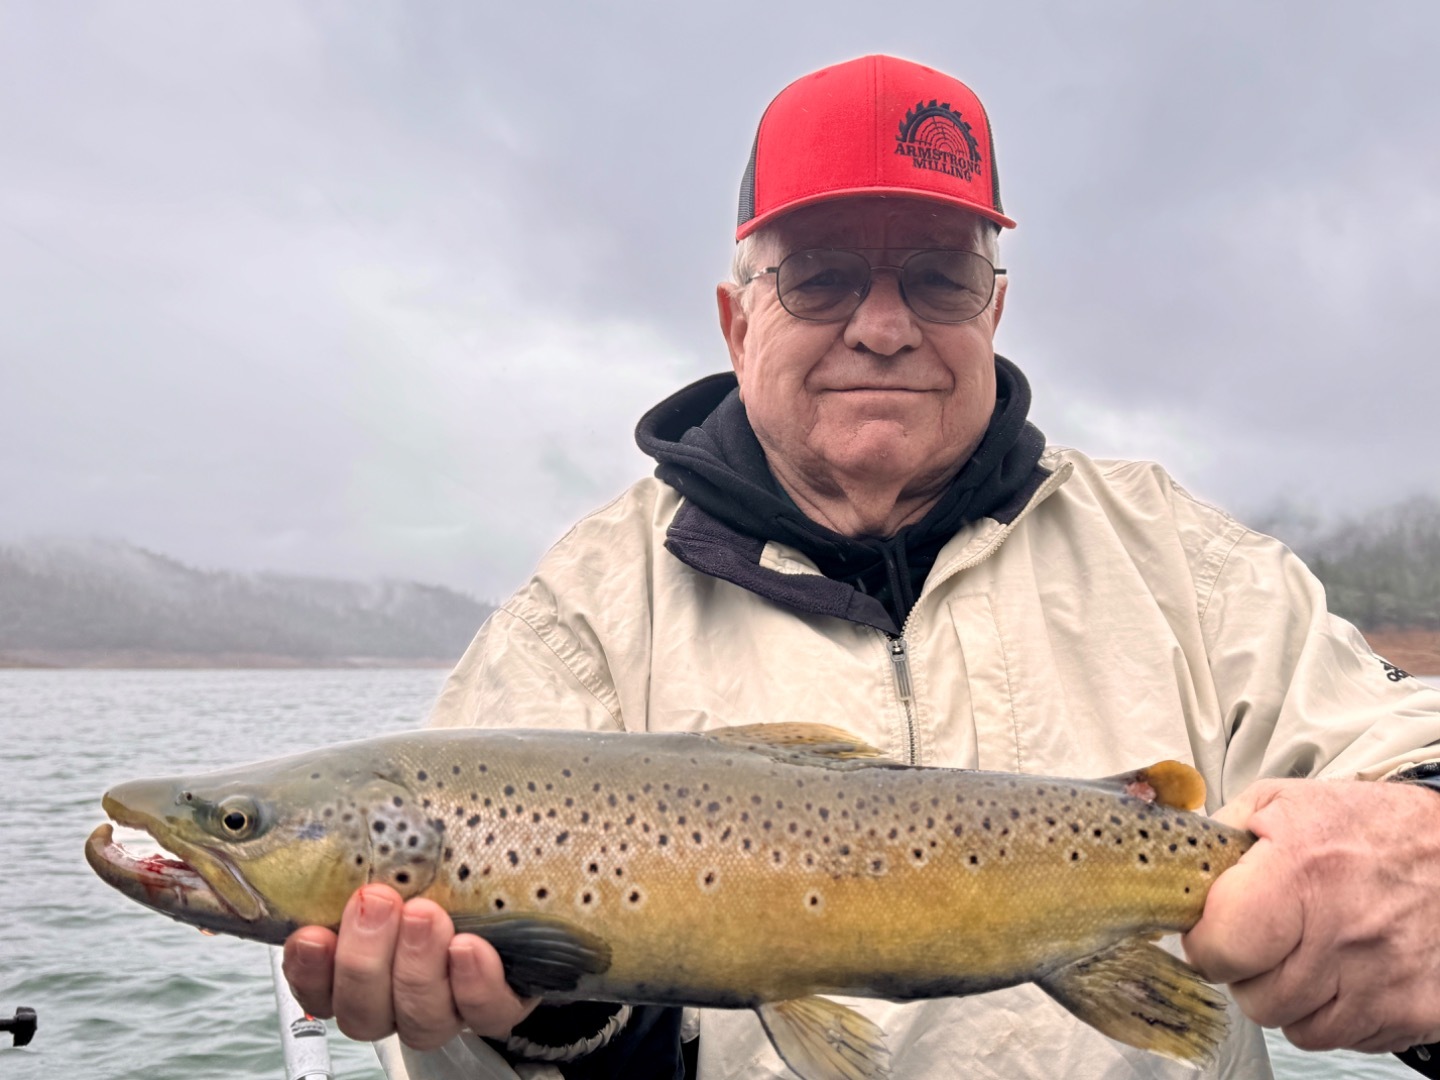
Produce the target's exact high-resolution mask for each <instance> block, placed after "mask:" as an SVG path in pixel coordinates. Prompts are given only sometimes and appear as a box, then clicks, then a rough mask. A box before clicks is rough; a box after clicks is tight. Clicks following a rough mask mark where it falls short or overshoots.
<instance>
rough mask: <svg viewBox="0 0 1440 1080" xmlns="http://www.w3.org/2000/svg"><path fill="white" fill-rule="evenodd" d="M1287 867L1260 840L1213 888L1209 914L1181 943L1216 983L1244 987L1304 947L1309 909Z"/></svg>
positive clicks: (1207, 903) (1207, 905)
mask: <svg viewBox="0 0 1440 1080" xmlns="http://www.w3.org/2000/svg"><path fill="white" fill-rule="evenodd" d="M1287 863H1288V860H1287V859H1286V858H1285V856H1284V855H1283V854H1282V853H1280V852H1277V851H1276V850H1275V849H1274V847H1273V845H1270V844H1268V843H1267V842H1266V841H1264V840H1261V841H1259V842H1258V843H1257V844H1256V845H1255V846H1254V847H1253V848H1251V849H1250V850H1249V851H1247V852H1246V853H1245V855H1244V856H1243V857H1242V858H1241V860H1240V861H1239V862H1238V863H1236V864H1235V865H1234V866H1232V867H1231V868H1230V869H1229V870H1226V871H1225V872H1224V873H1223V874H1221V875H1220V876H1219V877H1218V878H1216V879H1215V883H1214V884H1213V885H1211V886H1210V892H1209V895H1207V896H1206V898H1205V911H1204V914H1203V915H1202V916H1201V917H1200V921H1199V922H1197V923H1196V924H1195V925H1194V926H1193V927H1192V928H1191V929H1190V931H1189V933H1187V934H1185V935H1184V937H1183V938H1181V942H1182V944H1183V945H1184V947H1185V955H1186V958H1187V959H1189V961H1190V963H1191V964H1192V965H1194V966H1195V968H1196V969H1198V970H1199V971H1200V972H1201V973H1203V974H1204V976H1205V977H1206V978H1207V979H1209V980H1210V981H1211V982H1223V983H1240V984H1242V985H1243V983H1244V980H1248V979H1254V978H1256V977H1257V976H1261V975H1264V974H1265V973H1266V972H1270V971H1272V970H1274V969H1275V968H1278V967H1280V965H1281V964H1283V963H1284V961H1285V959H1286V958H1287V957H1288V956H1290V955H1291V953H1293V952H1294V951H1295V949H1296V948H1297V947H1298V946H1299V944H1300V940H1301V936H1302V934H1303V932H1304V928H1305V917H1304V910H1303V908H1302V906H1301V901H1300V897H1299V895H1298V893H1297V891H1296V889H1295V887H1294V879H1293V876H1292V875H1291V873H1290V872H1289V868H1288V866H1287ZM1324 1000H1325V999H1324V998H1322V999H1321V1000H1320V1001H1319V1002H1316V1003H1315V1004H1316V1005H1318V1004H1321V1003H1323V1001H1324ZM1312 1008H1313V1006H1312Z"/></svg>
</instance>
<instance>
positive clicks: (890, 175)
mask: <svg viewBox="0 0 1440 1080" xmlns="http://www.w3.org/2000/svg"><path fill="white" fill-rule="evenodd" d="M847 195H906V196H909V197H911V198H917V199H934V200H935V201H936V202H943V203H949V204H951V205H953V206H960V207H963V208H964V209H966V210H971V211H973V212H975V213H977V214H979V215H981V216H982V217H986V218H989V219H990V220H991V221H994V222H996V223H998V224H1000V225H1003V226H1005V227H1006V228H1007V229H1013V228H1014V227H1015V222H1014V221H1013V220H1012V219H1011V218H1008V217H1006V216H1005V214H1004V213H1003V212H1002V211H1001V209H1000V177H999V175H998V174H997V173H996V171H995V141H994V139H993V138H992V136H991V134H990V119H989V117H987V116H986V115H985V107H984V106H983V105H981V104H980V99H979V98H978V97H976V96H975V94H974V92H973V91H971V89H970V88H969V87H968V86H966V85H965V84H964V83H962V82H961V81H960V80H959V79H952V78H951V77H950V76H949V75H945V74H943V73H941V72H939V71H936V70H935V69H934V68H928V67H924V66H922V65H920V64H916V63H912V62H911V61H909V60H900V59H897V58H896V57H893V56H862V57H861V58H860V59H858V60H847V61H846V62H845V63H843V64H836V65H834V66H833V67H827V68H821V69H820V70H819V71H816V72H812V73H811V74H809V75H805V76H802V77H801V78H799V79H796V80H795V81H794V82H793V83H791V84H790V85H789V86H787V87H786V88H785V89H784V90H781V91H780V93H779V94H778V95H777V96H776V98H775V100H774V101H772V102H770V105H769V107H768V108H767V109H766V110H765V115H764V116H762V117H761V118H760V127H759V130H757V131H756V132H755V143H754V145H753V146H752V147H751V150H750V164H749V165H747V166H746V167H745V176H744V178H743V179H742V180H741V182H740V213H739V215H738V220H737V223H736V229H735V239H736V240H740V239H742V238H744V237H746V236H748V235H749V234H750V233H752V232H754V231H755V230H756V229H758V228H759V227H760V226H761V225H764V224H765V223H766V222H768V221H770V220H772V219H774V218H776V217H778V216H779V215H780V214H783V213H785V212H786V211H788V210H794V209H797V208H798V207H801V206H809V205H811V204H812V203H818V202H825V201H827V200H829V199H839V198H844V197H845V196H847Z"/></svg>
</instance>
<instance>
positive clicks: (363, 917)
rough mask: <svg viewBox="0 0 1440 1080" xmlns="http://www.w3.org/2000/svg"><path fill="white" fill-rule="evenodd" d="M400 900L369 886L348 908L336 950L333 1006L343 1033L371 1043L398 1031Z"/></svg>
mask: <svg viewBox="0 0 1440 1080" xmlns="http://www.w3.org/2000/svg"><path fill="white" fill-rule="evenodd" d="M400 910H401V905H400V896H399V894H398V893H396V892H395V890H393V889H391V888H389V887H388V886H385V885H367V886H365V887H364V888H362V889H359V890H357V891H356V893H355V895H353V896H352V897H350V902H349V903H347V904H346V905H345V913H344V915H342V916H341V919H340V935H339V940H338V942H337V944H336V947H335V981H334V985H333V989H332V1003H333V1005H334V1009H335V1021H336V1023H337V1024H339V1026H340V1030H341V1031H343V1032H344V1033H345V1034H346V1035H347V1036H349V1037H350V1038H352V1039H359V1040H362V1041H370V1042H373V1041H374V1040H376V1039H383V1038H384V1037H385V1036H387V1035H389V1034H390V1033H391V1032H392V1031H394V1030H395V1010H394V1005H393V1002H392V997H391V962H392V958H393V957H394V955H395V944H396V941H397V940H398V939H399V936H400Z"/></svg>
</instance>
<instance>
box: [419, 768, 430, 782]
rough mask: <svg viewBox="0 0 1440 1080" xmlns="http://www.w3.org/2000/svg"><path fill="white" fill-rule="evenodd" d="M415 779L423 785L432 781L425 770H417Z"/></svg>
mask: <svg viewBox="0 0 1440 1080" xmlns="http://www.w3.org/2000/svg"><path fill="white" fill-rule="evenodd" d="M415 779H416V780H419V781H420V782H421V783H422V784H423V783H424V782H425V781H426V780H429V779H430V774H429V773H427V772H426V771H425V770H424V769H417V770H416V772H415Z"/></svg>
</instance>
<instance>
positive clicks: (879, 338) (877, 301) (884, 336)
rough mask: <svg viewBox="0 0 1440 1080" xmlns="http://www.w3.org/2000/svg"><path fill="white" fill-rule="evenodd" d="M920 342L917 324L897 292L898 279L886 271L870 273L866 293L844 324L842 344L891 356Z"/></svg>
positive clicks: (898, 291) (917, 321) (908, 306)
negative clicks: (868, 286) (868, 287)
mask: <svg viewBox="0 0 1440 1080" xmlns="http://www.w3.org/2000/svg"><path fill="white" fill-rule="evenodd" d="M920 341H921V333H920V322H919V320H918V319H917V318H916V316H915V313H914V312H913V311H911V310H910V305H909V304H907V303H906V302H905V297H904V295H903V294H902V293H901V291H900V275H899V274H898V273H896V272H895V271H894V270H891V269H888V268H879V269H876V270H872V271H871V277H870V289H869V291H868V292H867V293H866V294H865V298H864V299H863V300H861V301H860V306H859V307H857V308H856V309H855V313H854V314H853V315H851V316H850V320H849V322H847V323H846V324H845V344H846V345H848V346H849V347H850V348H852V349H865V350H866V351H868V352H873V353H876V354H878V355H880V356H894V355H895V354H896V353H899V352H902V351H903V350H905V349H907V348H912V349H913V348H916V347H918V346H919V344H920Z"/></svg>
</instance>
